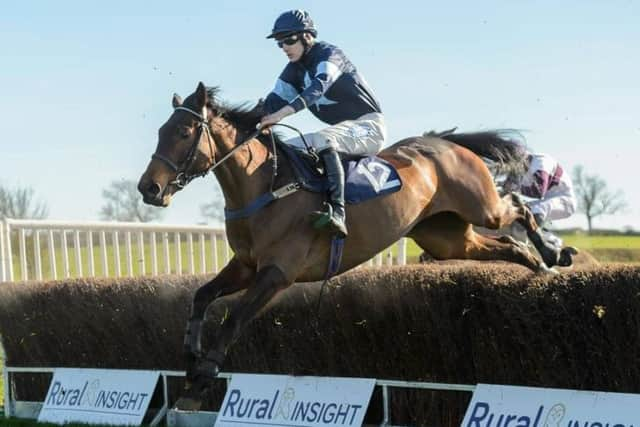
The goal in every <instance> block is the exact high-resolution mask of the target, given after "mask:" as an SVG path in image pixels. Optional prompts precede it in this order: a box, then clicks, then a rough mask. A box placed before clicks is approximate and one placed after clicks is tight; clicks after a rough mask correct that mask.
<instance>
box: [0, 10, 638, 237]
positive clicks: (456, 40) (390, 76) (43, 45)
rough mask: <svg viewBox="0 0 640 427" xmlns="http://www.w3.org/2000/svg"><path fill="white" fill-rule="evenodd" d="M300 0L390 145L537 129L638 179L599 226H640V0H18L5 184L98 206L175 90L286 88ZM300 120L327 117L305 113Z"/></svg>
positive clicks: (536, 133) (8, 73) (5, 103)
mask: <svg viewBox="0 0 640 427" xmlns="http://www.w3.org/2000/svg"><path fill="white" fill-rule="evenodd" d="M294 8H302V9H306V10H307V11H308V12H309V13H310V14H311V16H312V17H313V19H314V21H315V22H316V25H317V28H318V31H319V36H318V38H319V39H320V40H325V41H328V42H330V43H333V44H336V45H338V46H340V47H341V48H342V49H343V50H344V51H345V53H346V54H347V56H348V57H349V58H350V59H351V60H352V62H353V63H354V64H355V65H356V67H357V68H358V69H359V70H360V72H361V73H362V74H363V75H364V76H365V78H366V80H367V81H368V82H369V84H370V85H371V87H372V88H373V90H374V92H375V93H376V95H377V97H378V98H379V100H380V102H381V105H382V109H383V112H384V113H385V118H386V122H387V127H388V133H389V140H388V143H387V145H391V144H392V143H394V142H396V141H398V140H400V139H402V138H405V137H408V136H415V135H419V134H421V133H422V132H423V131H424V130H429V129H439V130H443V129H448V128H451V127H453V126H458V128H459V129H460V130H462V131H477V130H485V129H494V128H515V129H521V130H523V131H524V132H525V136H526V137H527V143H528V145H529V146H530V147H531V148H532V149H534V150H535V151H540V152H546V153H548V154H550V155H552V156H553V157H555V158H556V159H558V161H559V162H560V163H561V164H562V165H563V167H564V169H565V170H568V171H570V170H572V169H573V167H574V166H576V165H583V166H584V168H585V170H586V172H587V173H590V174H596V175H598V176H600V177H601V178H603V179H604V180H605V181H606V182H607V185H608V187H609V188H610V189H611V190H621V191H623V193H624V197H625V200H626V202H627V204H628V207H627V209H626V210H625V212H623V213H622V214H617V215H614V216H606V217H599V218H597V219H595V221H594V226H595V227H603V228H604V227H607V228H622V227H628V226H630V227H633V228H634V229H636V230H638V229H640V190H639V189H638V182H639V179H638V176H639V174H638V164H639V162H640V105H639V101H640V25H639V24H638V20H639V19H640V1H637V0H611V1H595V0H580V1H573V0H565V1H562V2H557V1H546V0H542V1H523V0H518V1H513V0H509V1H506V0H505V1H497V0H483V1H480V2H479V1H451V2H443V1H428V0H421V1H395V2H380V3H375V2H371V1H370V0H368V1H348V2H347V1H333V0H323V1H298V2H292V1H275V0H270V1H246V0H245V1H239V0H232V1H226V0H217V1H205V2H190V1H187V0H182V1H180V2H176V1H165V0H160V1H154V2H141V1H133V0H126V1H119V0H114V1H108V2H97V1H86V0H84V1H64V0H61V1H55V2H51V1H29V0H23V1H20V2H17V1H14V2H5V3H4V4H3V6H2V12H1V13H0V131H1V133H0V184H2V185H5V186H9V187H12V186H27V187H31V188H33V189H34V190H35V192H36V196H37V198H39V199H41V200H44V201H45V202H46V203H47V204H48V206H49V211H50V214H49V218H51V219H59V220H67V221H75V220H80V221H84V220H97V219H99V211H100V208H101V206H102V205H103V204H104V199H103V197H102V190H103V189H104V188H106V187H108V186H109V184H110V183H111V182H113V181H116V180H122V179H130V180H134V181H137V180H138V178H139V177H140V175H141V174H142V172H143V171H144V169H145V168H146V165H147V163H148V162H149V159H150V155H151V153H152V152H153V151H154V150H155V146H156V143H157V130H158V128H159V127H160V126H161V125H162V124H163V123H164V122H165V121H166V120H167V118H168V117H169V115H170V114H171V112H172V109H171V97H172V94H173V93H174V92H176V93H179V94H181V95H182V96H183V97H185V96H187V95H189V94H190V93H192V92H193V91H194V90H195V88H196V86H197V84H198V82H199V81H202V82H204V83H205V84H206V85H209V86H213V85H217V86H220V88H221V89H222V98H223V99H224V100H225V101H228V102H230V103H232V104H240V103H243V102H249V103H254V102H256V101H257V100H258V99H259V98H261V97H264V96H265V95H266V94H267V93H268V92H269V91H270V90H271V89H272V88H273V86H274V83H275V80H276V78H277V76H278V75H279V73H280V71H281V70H282V68H283V67H284V66H285V65H286V61H287V60H286V57H285V56H284V54H283V52H282V51H281V50H279V49H278V48H277V46H275V44H274V43H273V41H271V40H267V39H265V36H266V35H267V34H268V33H269V31H270V29H271V27H272V25H273V21H274V20H275V18H276V17H277V16H278V15H279V14H280V13H281V12H283V11H285V10H289V9H294ZM285 123H289V124H293V125H294V126H298V127H300V128H301V129H302V130H303V131H305V132H309V131H314V130H318V129H321V128H322V127H323V124H322V123H321V122H319V121H318V120H317V119H315V118H314V117H313V116H312V115H311V114H309V113H308V112H306V111H303V112H301V113H298V114H296V115H294V116H292V117H290V118H288V119H286V120H285ZM216 186H217V183H216V182H215V179H214V177H213V176H210V177H206V178H204V179H200V180H198V181H194V182H192V183H191V184H190V185H189V186H188V187H187V188H186V189H185V190H184V191H182V192H181V193H179V194H177V195H176V197H174V200H173V202H172V205H171V206H170V207H169V208H166V209H164V216H163V220H162V221H163V222H166V223H171V224H193V223H202V222H203V221H206V220H205V218H203V217H202V216H201V214H200V205H202V204H204V203H208V202H210V201H211V199H212V198H213V197H214V195H215V194H216V191H215V188H216ZM556 225H557V226H558V227H572V226H578V227H586V220H585V218H584V215H582V214H576V215H575V216H574V217H572V218H570V219H567V220H563V221H558V222H557V223H556Z"/></svg>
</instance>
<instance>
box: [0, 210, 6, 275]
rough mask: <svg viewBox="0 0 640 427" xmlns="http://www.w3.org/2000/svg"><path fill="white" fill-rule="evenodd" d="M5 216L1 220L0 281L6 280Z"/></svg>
mask: <svg viewBox="0 0 640 427" xmlns="http://www.w3.org/2000/svg"><path fill="white" fill-rule="evenodd" d="M4 228H5V222H4V218H3V219H2V221H0V282H6V281H7V277H6V267H5V255H4Z"/></svg>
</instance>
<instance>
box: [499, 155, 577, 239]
mask: <svg viewBox="0 0 640 427" xmlns="http://www.w3.org/2000/svg"><path fill="white" fill-rule="evenodd" d="M506 188H508V189H509V190H510V191H515V192H518V193H520V194H522V195H523V196H525V197H527V198H529V201H528V202H527V205H528V206H529V208H530V209H531V212H532V213H533V216H534V218H535V220H536V222H537V223H538V226H540V227H544V226H545V225H548V223H549V222H550V221H554V220H559V219H565V218H569V217H570V216H571V215H573V213H574V212H575V211H576V196H575V194H574V192H573V184H572V182H571V178H570V177H569V175H568V174H567V173H566V172H565V170H564V169H563V168H562V166H560V164H559V163H558V162H557V161H556V160H555V159H554V158H553V157H551V156H549V155H548V154H543V153H530V154H529V155H528V156H527V170H526V171H525V173H524V175H522V176H520V177H509V178H508V179H507V182H506V183H505V189H506ZM544 237H545V240H547V242H549V243H551V244H553V245H554V246H555V247H556V248H560V247H562V240H561V239H560V238H559V237H557V236H556V235H554V234H552V233H550V232H549V231H545V233H544Z"/></svg>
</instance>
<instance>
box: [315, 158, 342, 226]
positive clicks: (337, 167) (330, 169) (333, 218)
mask: <svg viewBox="0 0 640 427" xmlns="http://www.w3.org/2000/svg"><path fill="white" fill-rule="evenodd" d="M320 158H321V159H322V161H323V163H324V169H325V174H326V175H327V181H328V182H329V203H328V205H327V209H326V210H325V211H315V212H313V213H312V214H311V217H312V219H313V226H314V227H315V228H321V227H325V226H326V227H328V228H329V231H330V232H331V234H335V235H337V236H339V237H346V236H347V226H346V225H345V209H344V169H343V168H342V162H341V161H340V156H339V155H338V153H337V152H336V150H334V149H333V148H328V149H326V150H323V151H321V152H320Z"/></svg>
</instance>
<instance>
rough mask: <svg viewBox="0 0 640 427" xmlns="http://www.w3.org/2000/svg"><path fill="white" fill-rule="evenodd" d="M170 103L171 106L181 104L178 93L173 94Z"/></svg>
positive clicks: (176, 106) (175, 106)
mask: <svg viewBox="0 0 640 427" xmlns="http://www.w3.org/2000/svg"><path fill="white" fill-rule="evenodd" d="M171 105H173V108H178V107H179V106H181V105H182V98H181V97H180V95H178V94H177V93H174V94H173V99H172V100H171Z"/></svg>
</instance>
